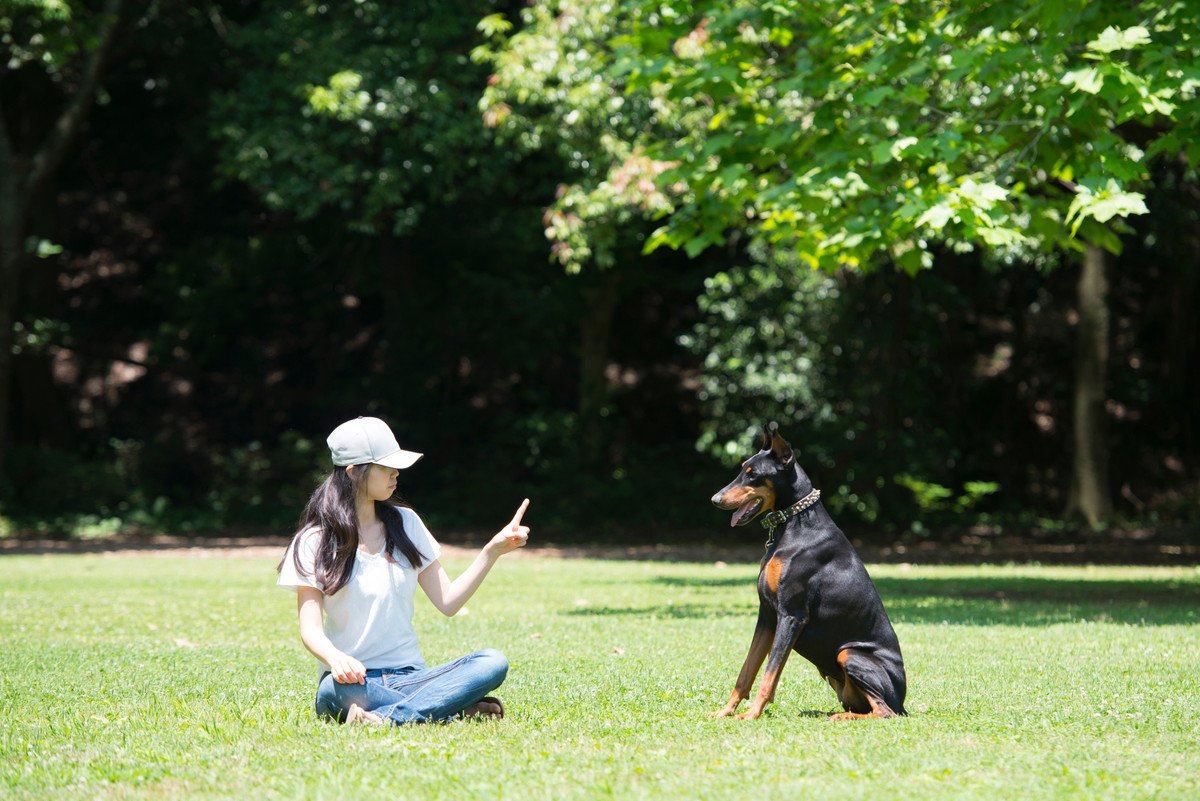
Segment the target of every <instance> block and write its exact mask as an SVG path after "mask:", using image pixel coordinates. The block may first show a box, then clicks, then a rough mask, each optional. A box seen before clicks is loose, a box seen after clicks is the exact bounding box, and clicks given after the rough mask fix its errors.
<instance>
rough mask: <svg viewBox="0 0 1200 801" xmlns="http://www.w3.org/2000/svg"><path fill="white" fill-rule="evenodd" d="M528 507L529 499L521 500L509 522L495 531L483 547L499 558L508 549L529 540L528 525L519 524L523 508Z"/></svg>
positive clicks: (517, 546) (514, 548)
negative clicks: (494, 534)
mask: <svg viewBox="0 0 1200 801" xmlns="http://www.w3.org/2000/svg"><path fill="white" fill-rule="evenodd" d="M528 508H529V499H528V498H526V499H525V500H523V501H521V505H520V507H518V509H517V513H516V514H515V515H513V519H512V520H511V521H509V524H508V525H507V526H505V527H504V528H502V529H500V531H498V532H496V536H494V537H492V540H491V542H489V543H488V544H487V545H486V546H484V548H485V549H486V550H487V551H488V552H489V553H491V554H492V555H493V556H495V557H497V558H499V557H501V556H504V554H506V553H508V552H509V551H515V550H516V549H517V548H521V547H524V545H525V543H526V542H528V541H529V526H523V525H521V518H522V517H523V516H524V514H525V510H526V509H528Z"/></svg>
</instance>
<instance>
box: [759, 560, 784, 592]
mask: <svg viewBox="0 0 1200 801" xmlns="http://www.w3.org/2000/svg"><path fill="white" fill-rule="evenodd" d="M763 572H764V573H765V574H766V577H767V589H768V590H770V591H771V592H778V590H779V576H780V574H782V573H783V562H782V561H781V560H780V559H779V557H777V556H773V557H771V561H769V562H767V566H766V568H765V570H764V571H763Z"/></svg>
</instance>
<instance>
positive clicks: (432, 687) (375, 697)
mask: <svg viewBox="0 0 1200 801" xmlns="http://www.w3.org/2000/svg"><path fill="white" fill-rule="evenodd" d="M507 675H508V660H507V659H505V658H504V654H502V653H500V652H499V651H496V650H494V649H491V648H488V649H486V650H483V651H476V652H475V653H473V654H467V655H466V656H464V657H461V658H459V659H456V660H454V661H453V662H447V663H446V664H444V665H438V666H437V667H431V668H416V667H399V668H374V669H371V670H368V671H367V681H366V684H339V683H338V682H336V681H334V680H333V676H332V675H330V674H329V673H326V674H324V675H323V676H321V683H320V684H319V685H318V686H317V714H318V715H320V716H322V717H332V718H336V719H337V720H345V719H346V713H347V712H349V711H350V705H351V704H358V705H359V706H360V707H362V708H363V709H365V710H367V711H368V712H374V713H375V714H376V715H379V716H380V717H382V718H385V719H387V720H391V721H392V722H393V723H397V724H399V723H423V722H429V721H442V720H449V719H451V718H453V717H454V716H456V715H458V714H459V713H461V712H462V711H463V710H464V709H466V708H467V707H469V706H470V705H471V704H473V703H475V702H476V701H478V700H479V699H481V698H483V697H484V696H485V695H487V694H488V693H489V692H491V691H492V690H494V689H496V688H497V687H499V686H500V685H501V684H502V683H503V682H504V677H505V676H507Z"/></svg>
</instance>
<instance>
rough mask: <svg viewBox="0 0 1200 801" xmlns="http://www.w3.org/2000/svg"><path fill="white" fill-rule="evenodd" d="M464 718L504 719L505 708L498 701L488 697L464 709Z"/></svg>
mask: <svg viewBox="0 0 1200 801" xmlns="http://www.w3.org/2000/svg"><path fill="white" fill-rule="evenodd" d="M463 717H464V718H471V717H481V718H502V717H504V707H503V706H502V705H501V704H500V701H499V700H498V699H496V698H491V697H488V698H484V699H483V700H481V701H476V702H475V703H473V704H471V705H470V706H469V707H467V708H466V709H464V710H463Z"/></svg>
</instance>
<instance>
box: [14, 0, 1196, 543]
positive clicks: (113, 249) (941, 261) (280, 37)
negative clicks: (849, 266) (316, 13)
mask: <svg viewBox="0 0 1200 801" xmlns="http://www.w3.org/2000/svg"><path fill="white" fill-rule="evenodd" d="M108 5H109V6H114V4H112V3H110V4H108ZM350 5H351V4H347V9H346V10H344V12H343V11H337V12H335V13H337V14H341V15H342V19H341V20H340V21H335V20H328V19H327V20H325V21H323V22H321V24H317V25H314V24H311V23H310V22H306V21H305V20H300V21H297V20H295V19H293V18H292V17H290V16H289V15H290V14H292V13H295V14H297V15H299V14H302V13H304V12H303V11H301V10H296V11H294V12H292V11H289V10H288V9H289V7H290V5H289V4H273V3H266V4H262V3H249V2H216V3H201V4H190V3H186V4H185V3H169V2H167V3H158V4H152V5H146V4H138V3H127V4H124V5H122V4H120V3H117V4H115V11H116V13H117V15H118V16H119V22H118V23H117V25H116V27H115V29H114V30H113V32H112V37H111V42H110V43H109V44H110V45H111V50H110V52H109V53H108V54H107V56H106V58H105V60H104V62H103V63H102V64H101V65H100V66H101V67H102V69H101V71H100V77H99V79H98V81H97V85H96V88H95V97H94V101H93V102H89V103H87V110H86V115H84V116H83V117H82V118H81V119H80V121H79V124H78V131H77V132H76V134H75V135H74V137H73V138H72V139H71V141H70V143H69V147H66V148H65V149H64V151H63V155H62V159H61V163H60V164H59V165H58V167H57V169H55V170H54V171H53V172H52V175H51V176H49V177H48V178H47V179H46V180H45V182H44V183H43V184H41V185H40V186H38V187H36V190H37V191H36V192H35V193H34V196H32V198H31V199H30V201H29V203H28V204H27V207H26V208H27V209H28V213H27V215H24V216H23V218H22V221H23V223H24V224H25V226H26V228H25V230H26V232H27V237H26V242H25V244H26V246H25V248H24V250H23V251H22V255H21V257H20V260H21V262H22V265H23V266H21V268H20V271H19V275H20V280H16V279H15V278H13V276H14V275H17V273H11V274H9V275H8V276H7V277H6V278H5V282H4V284H3V285H2V286H0V293H3V294H4V295H5V296H6V304H9V305H10V306H11V309H12V320H11V322H12V326H13V331H14V335H13V343H12V347H11V351H12V353H13V356H12V359H11V365H10V367H9V376H8V381H9V386H10V397H9V403H8V408H7V410H6V412H5V414H6V424H7V425H6V426H5V427H4V438H3V441H0V447H2V448H3V452H4V459H3V474H2V477H0V521H2V526H3V528H4V530H5V531H6V532H7V534H9V535H15V534H38V535H55V536H59V535H61V536H77V537H95V536H103V535H108V534H117V533H131V532H132V533H136V532H151V531H165V532H170V533H196V534H229V533H281V534H282V533H288V532H289V530H290V526H291V525H292V524H293V523H294V521H295V520H296V518H297V516H298V514H299V511H300V509H301V507H302V505H303V503H304V501H305V499H306V498H307V495H308V493H309V492H310V491H311V489H312V488H313V486H314V485H315V482H316V481H317V480H318V478H319V477H320V476H321V475H322V474H323V473H324V472H325V471H326V470H327V469H328V461H327V459H328V453H327V450H326V449H325V446H324V437H325V435H326V434H327V433H328V431H329V430H331V429H332V428H333V427H334V426H336V425H337V424H338V423H340V422H342V421H343V420H345V419H347V418H350V417H354V416H357V415H360V414H363V415H365V414H371V415H377V416H380V417H382V418H384V419H385V420H387V421H388V422H389V423H390V424H391V426H392V428H393V430H394V431H395V432H396V434H397V436H398V438H399V440H400V442H401V444H402V445H403V446H404V447H406V448H409V449H413V450H418V451H423V452H424V453H425V454H426V457H425V459H424V460H423V461H422V462H420V463H419V464H418V465H417V466H416V467H415V468H414V469H412V470H411V471H408V472H407V473H405V474H404V475H403V476H402V481H401V492H402V493H403V494H404V495H405V496H406V497H407V498H408V499H409V500H411V502H412V503H413V504H414V505H415V506H416V507H417V508H418V509H419V510H420V511H422V512H423V513H424V514H425V515H426V516H427V517H428V518H429V519H430V521H431V524H433V525H435V526H438V527H439V529H441V530H443V531H446V532H448V533H449V532H466V531H470V530H476V529H478V530H486V531H491V530H492V529H493V528H494V527H495V526H497V525H499V524H500V523H502V522H503V521H504V520H506V519H507V516H508V515H511V512H512V509H513V508H515V506H516V504H517V503H518V502H519V501H520V499H521V498H522V497H525V496H529V497H531V498H532V499H533V505H532V508H531V510H530V513H529V516H528V520H529V521H530V524H531V525H534V526H536V527H538V529H539V533H540V534H544V535H545V536H546V537H549V538H556V539H560V540H579V541H583V540H594V539H608V540H612V541H634V540H646V539H653V540H663V539H666V540H676V541H679V540H685V539H692V538H699V539H703V540H706V541H721V540H722V539H726V538H730V537H734V538H740V539H746V538H749V539H754V538H756V537H758V534H746V533H744V532H743V533H736V532H735V533H730V532H729V530H728V528H727V526H728V517H727V514H726V513H719V512H716V511H714V510H713V509H712V508H711V507H710V505H709V501H708V499H709V497H710V496H711V495H712V493H713V492H714V491H715V490H717V489H719V488H720V487H721V486H723V485H724V484H725V483H726V482H727V481H728V480H729V478H730V477H731V476H732V469H733V467H734V466H736V464H737V463H738V462H739V461H740V460H741V459H743V458H744V457H745V456H746V455H747V453H748V451H747V449H748V448H749V447H750V446H751V443H752V442H753V441H754V440H753V436H754V431H755V429H756V427H760V426H762V425H764V424H765V423H766V422H768V421H769V420H771V419H776V420H778V421H779V423H780V426H781V428H782V431H783V432H784V434H785V436H787V437H788V438H789V439H790V441H791V442H792V444H793V445H794V446H795V447H796V449H797V451H798V453H799V454H800V459H801V462H802V464H803V465H804V466H805V467H806V468H807V469H808V472H809V473H810V474H811V475H812V476H813V478H814V480H815V482H816V484H817V486H819V487H821V488H822V490H823V491H824V492H825V497H826V500H827V503H828V504H829V505H830V507H831V510H832V511H833V513H834V515H835V518H836V519H837V520H838V521H839V523H840V524H841V525H842V527H843V528H846V529H847V530H850V529H852V528H853V530H854V531H855V532H856V534H857V535H859V536H862V537H864V538H868V539H869V538H871V537H876V536H878V537H884V536H887V537H894V536H896V535H904V536H910V537H939V536H945V535H948V534H953V535H958V534H961V533H966V532H973V533H974V534H975V535H979V536H987V535H989V534H991V533H995V532H999V531H1010V532H1011V531H1017V532H1032V533H1037V534H1039V535H1041V536H1059V535H1062V536H1066V535H1067V534H1069V533H1070V532H1073V531H1077V530H1078V529H1079V527H1080V526H1081V525H1082V523H1081V521H1079V520H1078V519H1075V518H1074V516H1072V515H1067V514H1065V511H1066V509H1067V505H1068V503H1067V502H1068V494H1069V490H1070V486H1069V485H1070V481H1071V458H1072V449H1073V447H1074V446H1073V435H1072V425H1071V419H1072V386H1073V380H1074V374H1075V367H1074V365H1075V363H1076V352H1077V339H1078V334H1077V325H1078V321H1079V316H1078V313H1077V295H1076V282H1077V281H1078V270H1079V267H1078V265H1077V263H1075V262H1074V261H1070V260H1063V259H1058V258H1055V257H1053V256H1052V255H1051V256H1047V257H1042V258H1038V259H1031V260H1030V262H1029V263H1017V264H1012V263H1005V264H1000V263H997V262H996V261H995V260H994V259H990V258H989V257H988V256H986V255H984V254H982V253H980V252H971V253H955V252H950V251H946V252H943V253H940V254H939V255H938V257H937V259H936V261H935V264H934V266H933V267H932V269H928V270H924V271H921V272H919V273H917V274H916V275H915V276H910V275H908V274H906V273H904V272H902V271H898V270H895V269H893V268H891V267H890V266H889V265H887V264H879V265H877V266H875V267H874V268H873V269H869V270H860V271H839V272H833V273H831V274H826V273H819V272H812V271H809V270H807V268H802V267H798V266H794V265H793V266H791V267H788V266H787V265H786V264H784V265H783V268H781V267H780V263H779V261H778V259H776V261H774V262H770V263H769V264H767V263H766V262H768V261H769V259H768V257H765V256H764V255H763V254H761V253H757V252H755V250H754V248H753V247H750V246H748V245H747V244H746V243H745V242H746V241H744V240H739V239H737V238H736V237H735V238H731V239H730V240H729V241H728V242H727V243H725V245H724V246H722V247H717V248H710V249H708V250H706V251H705V252H704V253H702V254H701V255H699V256H698V257H696V258H689V257H688V256H687V255H686V254H684V253H681V252H674V251H666V250H660V251H655V252H654V253H652V254H650V255H641V253H640V249H639V248H632V249H629V250H628V251H627V252H624V253H619V254H618V257H617V259H616V260H615V263H614V264H613V266H611V267H609V268H607V269H603V270H600V269H597V270H590V271H589V270H585V271H583V272H582V273H579V274H569V273H568V272H566V271H564V270H563V268H562V266H560V265H559V264H558V263H557V262H554V261H552V260H551V259H550V258H549V245H548V243H547V240H546V236H545V234H544V228H545V224H544V222H543V213H544V209H545V208H546V207H547V206H548V205H549V204H550V203H551V202H552V201H553V199H554V197H555V194H556V192H557V191H558V187H559V185H560V183H562V182H563V180H564V170H565V169H566V168H565V167H564V165H563V164H562V163H560V161H559V159H558V157H557V156H556V155H555V154H554V153H553V152H540V153H539V152H536V151H535V152H528V151H524V150H521V151H518V150H516V149H515V148H513V146H512V145H511V144H506V143H504V142H503V141H501V140H499V139H497V138H496V137H493V136H492V135H490V134H489V132H488V130H487V129H486V128H485V127H484V125H483V124H482V122H481V119H480V112H479V107H478V99H479V96H480V93H481V92H482V91H483V88H484V87H485V86H486V85H487V81H488V75H489V69H488V67H487V66H486V65H481V64H478V63H475V62H473V61H471V60H470V59H469V58H468V54H469V52H470V50H471V49H472V48H473V47H475V46H477V45H478V40H479V34H478V32H477V30H476V23H477V22H478V20H479V19H480V18H482V17H484V16H485V15H487V14H490V13H495V12H496V11H503V12H507V13H509V14H510V15H512V16H514V17H515V16H516V12H517V11H518V10H519V8H520V5H521V4H518V3H510V4H504V3H499V4H497V3H483V2H474V3H471V2H462V3H438V4H420V3H414V4H411V7H408V6H406V9H405V10H403V11H396V12H395V14H394V15H393V16H392V17H391V18H389V19H388V20H387V24H386V25H385V24H383V23H379V26H377V27H376V28H375V29H372V30H369V31H366V32H364V31H362V30H360V29H358V28H356V27H355V25H356V23H355V20H354V17H353V15H352V12H351V11H350V10H349V6H350ZM509 6H511V8H510V7H509ZM5 8H6V9H7V11H6V13H7V14H8V15H9V16H7V17H6V23H5V24H6V28H5V30H6V33H5V40H4V42H5V44H4V46H5V48H6V49H7V51H8V54H9V55H10V56H11V53H12V51H13V49H14V48H15V47H16V44H14V42H17V41H18V40H19V38H20V36H19V35H20V34H21V32H22V30H26V29H28V28H30V26H33V27H36V26H37V25H45V26H48V27H47V30H49V29H50V27H52V23H46V22H45V21H44V20H42V21H41V22H37V21H36V20H34V21H31V20H30V19H25V18H24V17H22V14H28V13H32V12H26V11H22V10H21V9H22V8H23V4H15V5H14V4H6V5H5ZM104 10H105V9H104V8H102V7H101V4H94V5H89V4H83V5H82V8H81V10H79V11H78V12H77V13H76V16H75V18H74V19H73V20H72V22H71V23H70V25H69V26H67V28H64V27H63V26H62V25H61V24H58V27H56V28H54V30H58V31H60V32H62V31H64V30H68V29H72V26H74V27H73V30H75V31H76V33H79V35H80V37H84V38H85V34H86V35H94V32H95V31H101V32H102V31H104V30H105V29H104V27H103V22H104V17H103V14H102V12H103V11H104ZM109 10H110V11H111V10H113V8H109ZM377 22H378V20H377ZM54 24H57V23H54ZM22 25H24V26H26V29H23V28H22ZM80 31H82V33H80ZM88 31H91V32H93V33H87V32H88ZM26 32H28V31H27V30H26ZM314 35H316V36H323V37H327V38H328V42H327V46H326V45H320V46H317V45H314V48H315V49H316V50H317V51H320V52H312V51H311V50H309V49H305V48H296V47H295V46H294V45H295V43H296V41H298V40H300V39H303V38H304V37H306V36H314ZM92 45H93V47H94V45H95V42H93V43H92ZM322 47H326V50H321V48H322ZM375 47H378V48H382V49H383V50H384V51H386V52H388V53H393V54H396V53H399V55H395V58H397V59H399V60H400V62H401V63H397V64H391V65H390V66H389V68H391V69H394V70H395V71H396V72H397V73H398V74H410V75H413V74H416V75H420V76H421V78H422V79H423V80H430V79H435V80H437V81H440V85H441V87H442V88H441V91H440V92H439V98H438V101H437V103H436V104H435V103H433V102H430V103H428V104H426V106H425V107H424V110H423V111H422V112H421V114H420V115H415V116H409V117H405V118H402V119H397V120H392V127H391V128H384V127H380V128H379V130H377V131H375V132H374V133H372V134H371V137H370V138H369V143H374V145H376V146H378V149H374V150H373V149H372V146H370V145H369V144H363V142H362V141H360V140H359V139H355V138H353V137H351V138H348V139H346V140H345V141H342V140H340V139H338V136H341V134H340V133H338V131H339V130H340V129H338V128H337V127H336V121H334V122H329V121H326V120H322V119H317V118H314V117H310V116H306V115H305V113H304V110H303V109H304V107H305V101H304V96H303V88H304V87H306V86H309V87H311V86H312V85H324V84H326V83H328V82H329V79H330V75H332V74H334V73H336V72H338V70H339V69H344V68H349V66H350V62H352V61H353V57H352V55H353V54H354V53H361V52H364V51H367V50H369V49H370V48H375ZM329 48H332V50H333V51H336V52H343V53H346V54H347V56H346V60H347V64H340V63H334V62H333V59H334V58H335V57H336V56H335V55H331V52H330V51H329ZM59 52H60V53H61V54H65V55H62V57H61V58H59V59H58V61H56V62H55V63H54V64H53V65H52V67H53V68H46V67H45V66H44V65H41V64H39V63H38V62H36V61H33V62H30V61H25V62H20V61H19V60H18V61H13V60H12V59H11V58H10V62H9V65H8V66H7V67H4V68H3V71H0V104H2V105H0V113H2V121H3V123H4V127H5V129H6V131H7V134H6V136H7V139H8V140H9V144H10V146H11V152H12V153H13V154H16V158H20V157H23V155H24V156H31V154H34V153H36V152H38V150H39V147H41V146H43V145H44V143H45V142H46V141H47V140H48V139H49V138H50V137H52V131H53V129H54V126H55V125H56V124H58V123H59V122H60V120H61V115H62V114H63V110H64V109H65V108H67V107H69V105H70V104H71V102H72V98H73V97H74V94H73V93H75V92H76V91H77V90H78V88H79V87H80V85H81V84H82V83H86V80H87V69H88V66H87V65H88V63H89V62H88V57H89V53H91V52H93V51H92V50H89V49H88V48H86V47H84V48H81V49H77V50H75V51H72V50H70V48H66V49H60V51H59ZM350 88H351V90H352V89H353V87H350ZM414 102H419V101H414ZM360 133H361V132H360ZM256 137H257V138H258V140H255V138H256ZM253 141H260V142H261V143H262V146H263V147H264V148H266V147H270V148H275V149H277V151H278V152H286V153H288V154H290V155H288V157H287V158H279V159H273V160H271V161H270V162H269V163H268V164H265V165H258V166H255V165H249V166H248V165H247V163H246V161H245V159H246V153H247V152H248V147H249V149H250V150H252V149H253V146H252V144H251V145H250V146H248V145H247V143H248V142H250V143H253ZM318 162H319V163H318ZM405 164H408V165H409V166H408V167H405V166H404V165H405ZM14 165H16V166H14ZM305 165H308V167H311V168H312V169H308V168H306V166H305ZM9 166H10V171H9V175H10V177H11V176H12V175H15V174H16V172H14V171H15V170H16V169H17V166H19V165H17V162H16V161H15V160H14V161H11V162H10V164H9ZM389 169H390V170H392V171H393V172H396V171H400V170H404V169H407V170H409V171H410V173H412V174H411V175H410V176H409V177H408V178H406V179H403V180H399V179H397V180H398V181H399V185H398V186H397V188H396V189H395V192H396V193H397V194H396V195H395V196H394V197H393V196H384V197H378V196H376V195H373V194H371V193H372V191H373V190H371V189H369V188H366V189H364V188H363V187H364V186H367V187H370V186H372V185H377V184H378V183H379V179H378V175H379V172H380V171H386V170H389ZM1154 170H1155V171H1156V172H1155V179H1154V181H1153V183H1152V185H1151V186H1150V187H1149V188H1148V189H1147V191H1146V204H1147V206H1148V207H1149V210H1150V213H1149V214H1145V215H1141V216H1137V217H1131V218H1129V220H1128V221H1127V224H1128V225H1129V232H1128V233H1127V234H1126V235H1125V236H1124V237H1123V239H1124V242H1125V247H1124V250H1123V251H1122V252H1121V253H1120V255H1116V256H1111V257H1110V258H1109V259H1108V261H1107V267H1106V269H1107V276H1108V280H1109V282H1110V285H1109V295H1108V303H1109V311H1110V314H1111V324H1110V329H1109V340H1108V342H1109V354H1108V362H1107V386H1106V390H1105V391H1106V401H1105V404H1104V409H1105V420H1106V431H1105V444H1106V447H1107V452H1108V467H1107V476H1106V479H1105V480H1106V482H1107V483H1106V486H1107V491H1108V493H1109V495H1110V497H1111V501H1112V504H1113V514H1112V517H1111V519H1110V520H1109V521H1108V522H1109V524H1110V525H1112V526H1114V527H1116V528H1118V529H1134V528H1153V529H1171V530H1178V531H1183V532H1191V533H1190V534H1186V536H1194V532H1195V529H1194V526H1195V520H1196V509H1197V508H1198V504H1200V403H1197V398H1198V397H1200V369H1198V368H1200V360H1198V358H1200V326H1198V325H1197V319H1196V318H1197V314H1196V312H1197V310H1198V309H1200V212H1198V209H1200V184H1198V183H1197V181H1196V175H1195V172H1194V170H1191V169H1190V168H1188V167H1187V165H1186V164H1179V163H1174V164H1173V163H1170V162H1164V163H1161V164H1157V165H1156V166H1155V167H1154ZM364 171H371V175H372V176H373V178H372V179H371V180H370V181H366V182H363V181H360V180H359V179H358V177H357V176H359V174H360V173H363V172H364ZM405 181H407V182H405ZM397 198H399V200H397ZM397 203H399V204H400V205H403V206H404V209H405V214H406V215H407V216H405V217H404V219H405V220H406V222H405V224H403V225H401V224H394V225H393V224H378V220H377V219H375V217H373V215H377V214H378V209H379V208H394V207H396V205H397ZM6 213H7V214H9V215H10V216H11V215H12V214H13V213H14V212H13V211H12V207H8V211H6ZM389 219H390V218H389Z"/></svg>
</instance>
